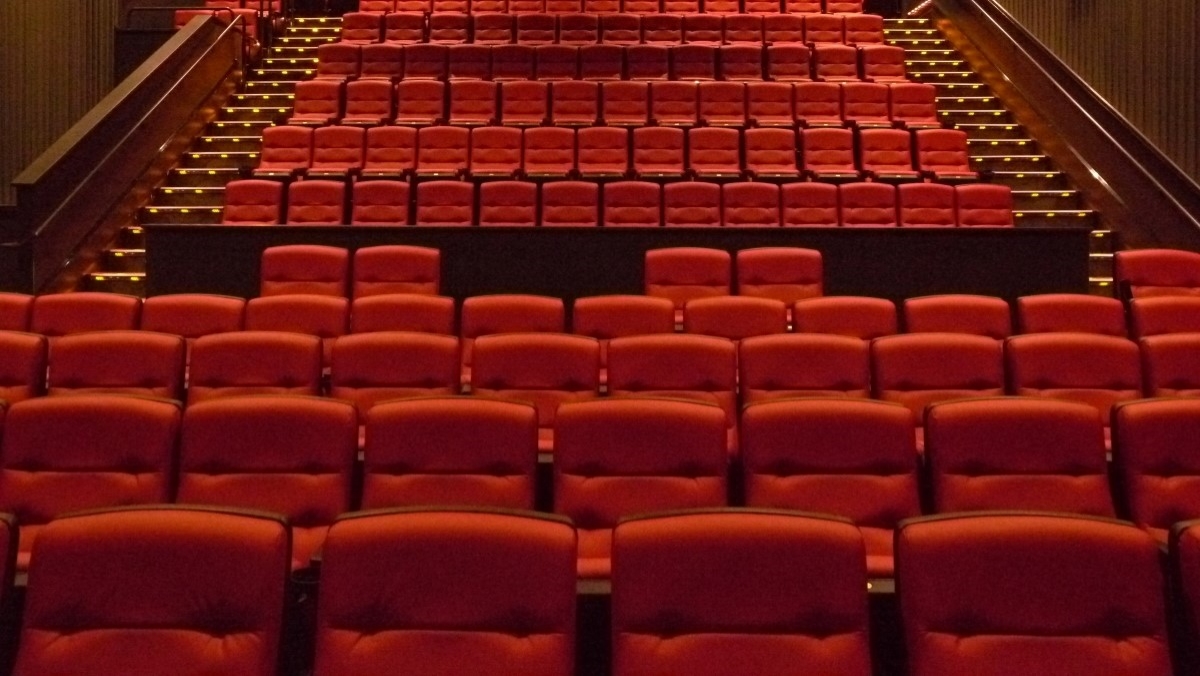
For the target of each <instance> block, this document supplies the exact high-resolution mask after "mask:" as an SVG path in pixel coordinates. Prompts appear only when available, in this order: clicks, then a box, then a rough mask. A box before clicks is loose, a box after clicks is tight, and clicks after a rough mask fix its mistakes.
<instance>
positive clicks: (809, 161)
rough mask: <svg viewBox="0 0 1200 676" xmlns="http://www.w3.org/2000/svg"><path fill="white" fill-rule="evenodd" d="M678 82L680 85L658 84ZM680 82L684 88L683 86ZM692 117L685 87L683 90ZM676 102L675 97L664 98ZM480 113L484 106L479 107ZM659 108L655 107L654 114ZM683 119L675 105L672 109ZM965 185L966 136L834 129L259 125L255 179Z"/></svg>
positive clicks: (967, 168) (967, 164)
mask: <svg viewBox="0 0 1200 676" xmlns="http://www.w3.org/2000/svg"><path fill="white" fill-rule="evenodd" d="M663 84H683V83H663ZM684 88H685V89H686V85H685V87H684ZM684 93H685V95H690V96H692V97H693V98H691V100H690V101H688V100H687V99H685V100H684V102H683V103H684V105H685V106H686V107H689V108H690V109H691V116H692V117H691V119H692V120H695V98H694V95H695V91H694V90H692V91H690V93H689V92H684ZM667 105H670V106H671V107H672V109H673V110H676V111H677V110H678V102H674V103H672V104H664V107H666V106H667ZM484 114H486V113H484ZM664 114H665V113H664ZM677 114H679V115H680V116H681V118H683V119H685V120H686V117H685V116H684V115H683V114H682V113H677ZM360 173H361V174H365V175H369V176H377V177H378V176H391V177H401V176H405V175H407V174H413V175H415V176H416V177H417V178H418V179H422V178H423V179H445V178H451V177H453V178H457V177H462V176H470V177H472V178H476V179H484V178H487V179H492V180H495V179H502V178H514V177H517V176H521V175H524V176H527V177H536V178H541V179H553V178H557V179H565V178H575V177H579V178H585V179H592V180H593V181H595V180H596V179H614V178H654V179H660V180H662V179H682V178H685V177H689V178H724V179H737V178H743V177H745V178H766V179H775V180H778V181H786V180H791V181H793V182H794V181H796V180H799V179H801V178H808V179H815V180H819V181H852V180H858V179H862V178H877V179H878V178H889V179H892V180H896V181H915V180H918V179H921V178H925V179H937V180H942V181H972V180H975V179H977V178H978V177H979V174H978V173H976V172H975V171H972V170H971V167H970V157H969V155H968V152H967V138H966V133H965V132H962V131H958V130H953V129H921V130H918V131H915V132H908V131H904V130H900V129H863V130H861V131H856V130H851V129H845V128H841V127H822V128H816V129H802V130H801V131H800V132H798V133H797V132H796V131H794V130H792V129H790V128H782V127H781V128H762V129H758V128H756V129H748V130H745V131H744V132H742V131H739V130H736V129H716V128H690V129H688V130H686V131H685V130H684V129H682V128H680V127H666V126H659V127H637V128H634V129H632V130H629V129H626V128H623V127H584V128H581V129H579V130H578V131H577V130H576V129H574V128H570V127H531V128H528V129H525V130H521V129H519V128H515V127H497V126H483V127H475V128H469V127H454V126H448V125H439V126H433V127H421V128H419V129H413V128H411V127H374V128H372V129H370V130H364V129H362V128H361V127H352V126H330V127H319V128H317V129H316V130H313V129H312V128H310V127H300V126H279V127H268V128H267V129H265V130H263V146H262V154H261V156H260V158H259V164H258V167H256V168H255V169H254V174H255V175H256V176H263V177H270V176H277V177H289V176H297V175H308V176H311V177H314V178H316V177H320V176H342V177H344V176H346V175H348V174H360Z"/></svg>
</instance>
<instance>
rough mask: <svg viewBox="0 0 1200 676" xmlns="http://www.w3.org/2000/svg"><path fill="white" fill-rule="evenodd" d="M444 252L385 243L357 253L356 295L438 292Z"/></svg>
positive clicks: (354, 291) (365, 248)
mask: <svg viewBox="0 0 1200 676" xmlns="http://www.w3.org/2000/svg"><path fill="white" fill-rule="evenodd" d="M441 261H442V256H441V252H440V251H438V250H437V249H431V248H428V247H421V246H407V245H384V246H370V247H362V248H360V249H358V250H356V251H355V252H354V266H353V267H354V280H353V288H352V291H353V296H354V297H355V298H361V297H363V296H374V295H378V294H384V293H421V294H430V295H437V293H438V288H439V282H440V278H441Z"/></svg>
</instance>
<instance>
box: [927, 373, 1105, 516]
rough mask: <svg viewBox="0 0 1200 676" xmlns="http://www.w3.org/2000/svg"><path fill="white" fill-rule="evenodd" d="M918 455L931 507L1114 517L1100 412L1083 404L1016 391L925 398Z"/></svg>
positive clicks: (939, 509)
mask: <svg viewBox="0 0 1200 676" xmlns="http://www.w3.org/2000/svg"><path fill="white" fill-rule="evenodd" d="M925 458H926V462H927V464H928V466H929V475H930V488H931V495H932V497H933V509H934V510H935V511H937V512H970V511H977V510H997V509H1020V510H1051V511H1057V512H1072V513H1077V514H1091V515H1093V516H1107V517H1111V516H1114V510H1113V503H1112V496H1111V493H1110V491H1109V485H1108V468H1107V466H1106V462H1105V453H1104V434H1103V429H1102V424H1101V419H1100V415H1099V414H1098V413H1097V412H1096V410H1095V409H1094V408H1092V407H1090V406H1086V405H1083V404H1078V403H1073V402H1065V401H1046V400H1037V399H1030V398H1023V397H1022V398H1016V397H1010V398H999V397H997V398H990V399H974V400H969V401H949V402H942V403H937V404H933V405H931V406H930V407H929V410H928V411H927V412H926V414H925Z"/></svg>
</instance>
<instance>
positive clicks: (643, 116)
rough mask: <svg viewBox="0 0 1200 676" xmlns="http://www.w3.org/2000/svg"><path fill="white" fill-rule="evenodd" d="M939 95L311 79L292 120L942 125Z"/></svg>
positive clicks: (906, 87)
mask: <svg viewBox="0 0 1200 676" xmlns="http://www.w3.org/2000/svg"><path fill="white" fill-rule="evenodd" d="M935 96H936V92H935V90H934V87H933V85H928V84H920V83H894V84H891V85H884V84H881V83H873V82H846V83H835V82H798V83H791V82H683V81H655V82H641V81H612V82H603V83H600V82H590V81H586V80H561V81H556V82H538V81H532V80H509V81H503V82H492V81H487V80H457V81H453V82H450V83H449V84H447V83H443V82H440V81H434V80H405V81H403V82H401V83H399V84H397V85H395V86H393V85H392V84H391V83H390V82H388V81H386V80H371V79H367V80H355V81H353V82H350V83H348V84H346V85H343V84H342V83H341V82H335V81H330V80H308V81H306V82H301V83H300V84H298V85H297V87H296V97H297V98H296V105H295V109H294V113H293V115H292V117H291V118H290V119H289V120H288V124H290V125H315V126H317V127H321V126H324V125H333V124H338V123H340V124H342V125H357V126H366V127H374V126H378V125H381V124H388V123H392V124H397V125H403V126H415V127H423V126H435V125H440V124H450V125H467V126H480V125H489V124H497V123H502V124H504V125H506V126H513V127H518V128H519V127H531V126H533V127H536V126H560V127H592V126H601V125H604V126H615V127H638V126H647V125H651V124H654V125H663V126H677V127H695V126H712V127H733V128H746V127H787V128H795V127H800V128H807V127H830V126H832V127H841V126H851V127H857V128H861V129H868V128H876V127H884V128H887V127H897V128H901V129H909V130H920V129H936V128H939V127H940V126H941V125H940V123H939V122H938V119H937V103H936V100H935ZM342 133H344V134H349V133H350V132H342ZM375 133H376V134H385V133H387V134H393V135H399V134H400V133H407V132H375ZM325 134H327V135H328V134H330V132H325ZM368 142H370V139H368ZM412 142H413V143H415V140H413V141H412ZM376 144H378V141H377V142H376Z"/></svg>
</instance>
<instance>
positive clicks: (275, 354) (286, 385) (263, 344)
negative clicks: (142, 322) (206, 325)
mask: <svg viewBox="0 0 1200 676" xmlns="http://www.w3.org/2000/svg"><path fill="white" fill-rule="evenodd" d="M320 385H321V339H320V338H317V337H316V336H305V335H300V334H296V333H284V332H281V331H238V332H235V333H218V334H214V335H210V336H202V337H200V338H198V339H196V342H195V343H194V344H193V345H192V363H191V369H190V373H189V376H188V405H189V406H191V405H194V404H196V403H198V402H202V401H206V400H209V399H216V398H221V397H229V396H236V395H243V394H308V395H316V394H318V393H319V392H320Z"/></svg>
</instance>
